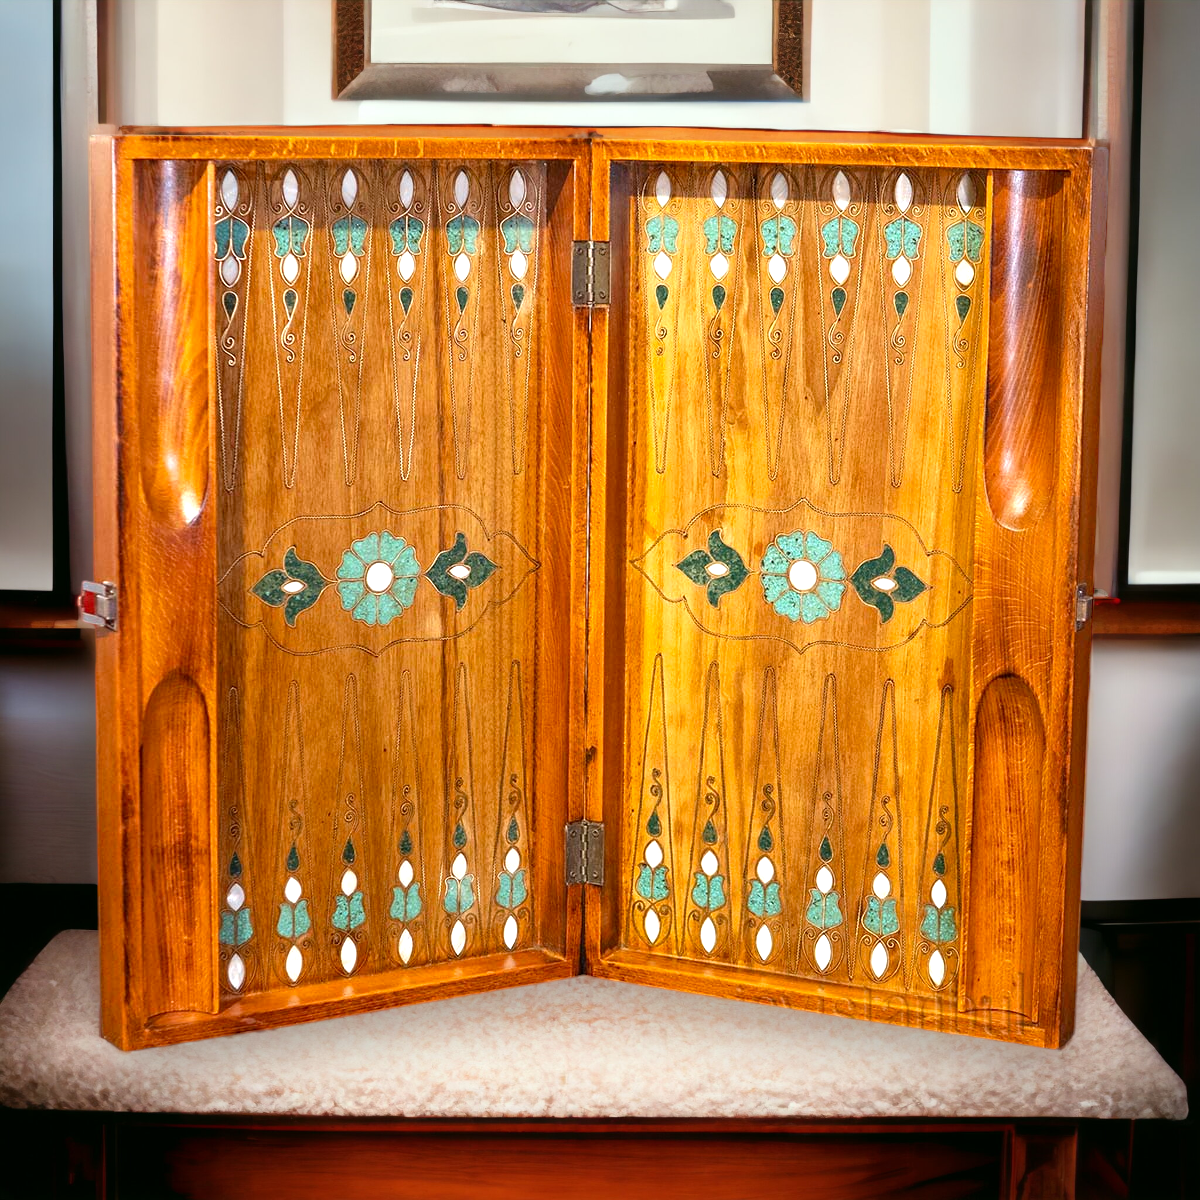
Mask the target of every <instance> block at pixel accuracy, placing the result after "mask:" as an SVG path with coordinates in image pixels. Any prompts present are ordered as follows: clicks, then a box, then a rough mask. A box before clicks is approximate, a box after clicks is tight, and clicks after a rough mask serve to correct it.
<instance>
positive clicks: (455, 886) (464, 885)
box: [442, 875, 475, 914]
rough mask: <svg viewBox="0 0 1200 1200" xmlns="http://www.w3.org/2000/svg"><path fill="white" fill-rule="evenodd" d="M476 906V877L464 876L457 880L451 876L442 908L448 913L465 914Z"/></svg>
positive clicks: (447, 883) (447, 881)
mask: <svg viewBox="0 0 1200 1200" xmlns="http://www.w3.org/2000/svg"><path fill="white" fill-rule="evenodd" d="M474 904H475V876H474V875H464V876H463V877H462V878H461V879H455V878H454V876H453V875H451V876H450V877H449V878H448V879H447V880H446V895H445V898H444V899H443V900H442V907H443V908H444V909H445V910H446V911H447V912H448V913H452V914H453V913H465V912H466V911H467V910H468V909H469V908H471V907H472V906H473V905H474Z"/></svg>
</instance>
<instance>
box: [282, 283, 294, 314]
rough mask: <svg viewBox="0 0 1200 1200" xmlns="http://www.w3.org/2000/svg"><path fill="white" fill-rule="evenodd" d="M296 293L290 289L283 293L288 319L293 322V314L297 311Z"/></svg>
mask: <svg viewBox="0 0 1200 1200" xmlns="http://www.w3.org/2000/svg"><path fill="white" fill-rule="evenodd" d="M296 298H297V297H296V293H295V291H294V290H293V289H292V288H288V290H287V291H286V292H284V293H283V307H284V308H286V309H287V315H288V319H289V320H291V316H292V313H294V312H295V311H296Z"/></svg>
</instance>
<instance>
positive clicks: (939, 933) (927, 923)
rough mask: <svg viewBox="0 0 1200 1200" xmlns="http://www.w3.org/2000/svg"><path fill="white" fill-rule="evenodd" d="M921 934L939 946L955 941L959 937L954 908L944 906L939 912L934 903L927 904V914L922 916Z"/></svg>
mask: <svg viewBox="0 0 1200 1200" xmlns="http://www.w3.org/2000/svg"><path fill="white" fill-rule="evenodd" d="M921 936H922V937H923V938H925V940H926V941H929V942H933V943H934V944H935V945H937V946H943V945H945V944H946V942H952V941H954V939H955V938H957V937H958V930H957V929H956V928H955V924H954V909H952V908H943V909H942V911H941V912H940V913H939V912H938V910H937V909H936V908H934V906H933V905H932V904H927V905H925V915H924V917H922V918H921Z"/></svg>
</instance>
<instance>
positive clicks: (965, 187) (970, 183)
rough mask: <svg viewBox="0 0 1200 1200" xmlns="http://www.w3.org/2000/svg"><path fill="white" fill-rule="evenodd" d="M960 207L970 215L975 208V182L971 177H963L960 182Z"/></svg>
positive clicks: (958, 191)
mask: <svg viewBox="0 0 1200 1200" xmlns="http://www.w3.org/2000/svg"><path fill="white" fill-rule="evenodd" d="M956 194H957V197H958V207H959V208H961V209H962V210H963V212H964V213H968V212H970V211H971V209H972V208H973V207H974V206H975V180H974V179H972V178H971V176H970V175H963V176H962V177H961V178H960V179H959V181H958V188H957V193H956Z"/></svg>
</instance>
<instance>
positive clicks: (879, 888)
mask: <svg viewBox="0 0 1200 1200" xmlns="http://www.w3.org/2000/svg"><path fill="white" fill-rule="evenodd" d="M891 890H892V881H891V880H890V879H889V878H888V877H887V876H886V875H885V874H884V873H883V872H882V871H879V872H877V873H876V875H875V878H874V879H872V880H871V891H873V892H874V893H875V895H876V896H878V897H879V899H880V900H886V899H887V897H888V893H889V892H891Z"/></svg>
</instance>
